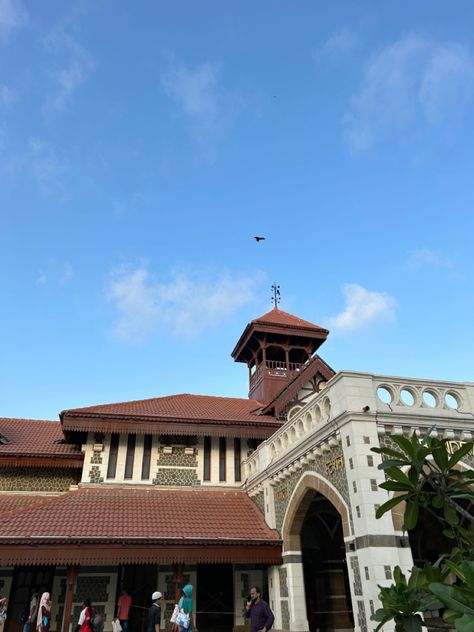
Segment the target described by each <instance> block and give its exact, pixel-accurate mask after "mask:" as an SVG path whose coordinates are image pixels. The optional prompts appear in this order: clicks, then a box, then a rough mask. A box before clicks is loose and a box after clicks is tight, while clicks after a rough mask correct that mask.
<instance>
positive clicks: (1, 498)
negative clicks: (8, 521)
mask: <svg viewBox="0 0 474 632" xmlns="http://www.w3.org/2000/svg"><path fill="white" fill-rule="evenodd" d="M55 496H57V495H56V494H55V495H49V496H47V495H41V494H35V495H33V496H28V495H26V494H12V493H9V492H6V493H0V520H1V519H4V518H6V517H8V516H14V515H16V514H19V513H20V512H22V511H28V510H29V509H33V508H35V507H38V506H41V505H46V504H47V503H48V502H53V501H54V500H55Z"/></svg>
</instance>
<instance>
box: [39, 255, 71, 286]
mask: <svg viewBox="0 0 474 632" xmlns="http://www.w3.org/2000/svg"><path fill="white" fill-rule="evenodd" d="M46 266H47V273H46V272H45V271H44V269H41V270H39V272H38V276H37V277H36V284H37V285H46V284H48V285H49V284H55V285H59V286H61V287H63V286H65V285H67V284H68V283H69V282H70V281H71V280H72V279H73V277H74V270H73V268H72V265H71V264H70V263H69V261H57V260H56V259H50V260H49V261H48V262H47V264H46Z"/></svg>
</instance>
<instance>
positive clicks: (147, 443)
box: [142, 435, 152, 480]
mask: <svg viewBox="0 0 474 632" xmlns="http://www.w3.org/2000/svg"><path fill="white" fill-rule="evenodd" d="M151 441H152V436H151V435H145V437H144V439H143V460H142V480H146V479H148V478H150V465H151Z"/></svg>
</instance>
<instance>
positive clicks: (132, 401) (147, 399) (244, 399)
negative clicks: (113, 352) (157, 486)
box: [0, 393, 263, 423]
mask: <svg viewBox="0 0 474 632" xmlns="http://www.w3.org/2000/svg"><path fill="white" fill-rule="evenodd" d="M178 397H199V398H201V399H226V400H233V401H238V402H255V403H256V404H257V405H259V406H262V405H263V404H262V402H260V401H259V400H258V399H249V398H247V397H229V396H227V395H204V394H202V393H173V394H172V395H160V396H158V397H145V398H143V399H129V400H125V401H120V402H107V403H105V404H91V405H90V406H79V407H77V408H66V409H64V410H63V411H61V413H60V414H61V415H62V414H63V413H68V412H71V411H77V410H86V409H88V408H99V407H101V406H117V405H123V404H141V403H143V402H153V401H157V400H169V399H177V398H178ZM0 420H1V418H0ZM54 423H59V422H54Z"/></svg>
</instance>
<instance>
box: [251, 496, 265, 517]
mask: <svg viewBox="0 0 474 632" xmlns="http://www.w3.org/2000/svg"><path fill="white" fill-rule="evenodd" d="M252 500H253V502H254V503H255V504H256V505H257V507H258V508H259V509H260V511H261V512H262V513H263V514H264V515H265V496H264V494H263V492H261V493H260V494H257V495H256V496H252Z"/></svg>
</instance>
